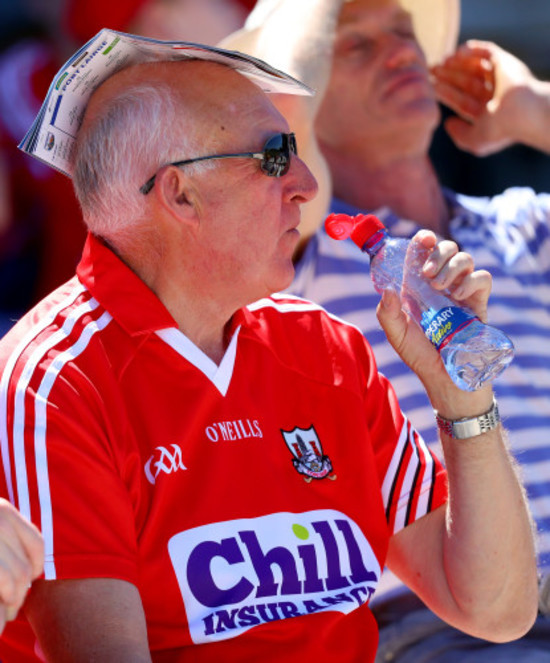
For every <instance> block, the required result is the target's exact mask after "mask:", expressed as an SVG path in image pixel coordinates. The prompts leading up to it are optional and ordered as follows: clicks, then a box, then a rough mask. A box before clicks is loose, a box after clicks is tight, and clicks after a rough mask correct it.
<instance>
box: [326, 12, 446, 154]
mask: <svg viewBox="0 0 550 663" xmlns="http://www.w3.org/2000/svg"><path fill="white" fill-rule="evenodd" d="M438 120H439V110H438V107H437V103H436V101H435V95H434V93H433V89H432V86H431V84H430V81H429V72H428V68H427V65H426V61H425V58H424V55H423V53H422V50H421V49H420V47H419V45H418V43H417V41H416V39H415V36H414V32H413V29H412V22H411V18H410V16H409V15H408V14H407V13H406V12H404V11H403V10H402V9H401V8H400V6H399V4H398V2H397V0H354V1H353V2H348V3H345V4H344V6H343V9H342V12H341V15H340V23H339V27H338V31H337V36H336V41H335V46H334V60H333V67H332V72H331V78H330V82H329V86H328V90H327V93H326V95H325V97H324V100H323V103H322V105H321V109H320V112H319V116H318V121H317V133H318V136H319V138H320V141H321V143H322V144H323V145H325V146H328V147H330V148H332V149H334V150H336V151H348V150H351V151H353V150H357V149H361V150H363V149H364V150H370V151H372V152H373V154H374V153H375V152H376V151H380V150H390V151H395V149H401V150H403V151H404V152H405V151H409V150H411V149H412V150H414V149H426V143H427V144H428V145H429V139H430V138H431V132H432V131H433V129H434V128H435V126H436V125H437V122H438Z"/></svg>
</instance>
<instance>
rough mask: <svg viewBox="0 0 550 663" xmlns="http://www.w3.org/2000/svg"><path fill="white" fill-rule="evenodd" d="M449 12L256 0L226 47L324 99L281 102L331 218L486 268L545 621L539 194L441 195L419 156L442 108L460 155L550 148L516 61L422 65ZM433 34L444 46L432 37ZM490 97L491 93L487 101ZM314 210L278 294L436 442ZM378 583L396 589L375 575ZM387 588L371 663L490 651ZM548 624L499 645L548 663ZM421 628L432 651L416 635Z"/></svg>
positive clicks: (411, 4)
mask: <svg viewBox="0 0 550 663" xmlns="http://www.w3.org/2000/svg"><path fill="white" fill-rule="evenodd" d="M457 9H458V6H457V3H456V2H454V0H436V1H435V2H431V1H430V0H406V2H405V1H403V2H397V0H351V1H348V2H342V1H341V0H304V1H303V2H301V3H300V7H299V8H297V7H296V3H293V2H292V1H291V0H260V2H259V3H258V7H257V9H256V11H255V12H254V14H253V15H252V16H251V17H250V20H249V22H248V24H247V26H246V29H245V30H243V31H241V32H239V33H237V34H235V35H233V36H232V37H231V38H230V39H229V40H228V41H226V42H225V43H226V45H232V46H234V47H236V48H238V49H240V50H245V51H247V52H250V53H252V54H255V55H257V56H259V57H264V58H265V59H267V60H268V61H269V62H270V63H271V64H273V65H275V66H281V67H284V68H285V70H287V71H289V72H291V73H293V74H294V75H295V76H298V77H300V78H301V79H302V80H304V81H306V82H307V83H309V84H310V85H312V86H314V87H316V88H317V89H318V90H319V91H320V92H321V94H320V97H321V98H318V99H317V100H314V101H313V102H312V101H306V102H305V103H304V101H301V100H298V99H297V98H295V97H293V98H290V97H287V98H285V99H281V101H280V102H278V103H279V105H280V107H281V108H282V109H283V110H284V112H285V115H286V116H287V117H288V118H289V120H290V121H291V122H292V123H293V126H296V127H297V129H296V131H297V135H298V137H299V138H302V140H301V144H304V142H305V141H309V142H310V143H311V142H312V141H313V139H314V134H313V131H312V127H313V126H314V119H315V129H316V136H317V139H318V141H319V144H320V146H321V149H322V153H323V154H324V156H325V157H326V159H327V161H328V164H329V167H330V174H331V178H332V186H333V190H334V194H335V198H334V199H333V200H332V208H333V211H340V212H347V213H349V214H355V213H357V211H375V213H377V214H378V216H380V217H381V218H382V219H383V220H384V222H385V223H386V225H387V226H388V227H389V228H390V232H391V233H392V234H394V235H397V236H403V237H410V236H412V235H413V234H414V233H415V232H417V231H418V229H419V228H430V229H432V230H434V231H435V232H437V233H438V234H439V235H440V236H444V237H450V238H452V239H453V240H454V241H456V242H457V243H458V244H459V245H460V246H461V247H463V249H464V250H467V251H468V252H470V253H471V254H472V255H473V256H475V260H476V264H477V265H478V266H480V265H482V266H483V267H484V268H485V269H487V270H489V271H490V272H491V273H492V276H493V279H494V286H493V291H494V296H493V297H492V299H491V304H490V306H489V318H490V321H491V323H492V324H494V325H495V326H497V327H500V328H502V329H503V330H505V331H506V332H507V333H508V334H509V335H510V336H511V337H512V339H513V341H514V344H515V347H516V358H515V360H514V363H513V365H512V367H511V368H510V369H509V370H508V371H506V372H505V373H504V374H503V375H502V376H500V377H499V378H498V380H497V381H496V383H495V390H496V392H497V394H498V395H499V397H500V398H501V400H502V401H503V402H504V403H506V409H507V413H508V414H507V426H508V427H509V430H510V437H511V444H512V449H513V451H514V453H515V455H516V457H517V459H518V460H519V461H520V462H521V463H522V466H523V475H524V477H525V482H526V485H527V490H528V493H529V497H530V498H531V508H532V511H533V513H534V515H535V518H536V522H537V527H538V535H539V570H540V573H541V576H543V577H546V580H542V581H541V612H543V613H544V612H546V613H550V602H549V601H548V595H549V594H548V591H549V588H550V483H549V481H548V478H549V473H548V458H549V452H548V448H549V447H548V445H549V439H550V350H549V347H550V346H549V345H548V342H547V339H548V336H549V334H550V318H549V316H548V303H549V301H550V289H549V285H550V280H549V261H548V255H549V244H548V242H549V239H548V237H549V229H550V197H549V196H548V194H540V195H535V193H534V192H533V191H532V190H529V189H526V188H523V189H519V188H515V189H510V190H508V191H506V192H504V193H503V194H502V195H499V196H496V197H494V198H493V199H481V198H479V199H474V198H467V197H465V196H461V195H457V194H455V193H453V192H451V191H448V190H445V189H443V188H442V187H441V186H440V184H439V182H438V178H437V175H436V172H435V170H434V168H433V166H432V163H431V162H430V159H429V156H428V148H429V147H430V143H431V140H432V136H433V132H434V129H435V127H436V126H437V124H438V122H439V117H440V113H439V109H438V106H437V100H438V99H441V100H443V101H444V102H445V103H446V104H448V105H449V106H451V107H452V108H454V109H455V110H456V111H457V112H458V115H457V116H455V117H452V118H450V119H449V120H447V122H446V129H447V130H448V132H449V134H450V135H451V137H452V138H453V139H454V140H455V141H456V142H457V144H458V145H459V146H461V147H463V148H465V149H468V150H470V151H472V152H475V153H478V154H488V153H490V152H492V151H495V150H497V149H500V148H502V147H506V146H507V145H510V144H512V143H514V142H520V143H525V144H527V145H530V146H534V147H538V148H539V149H541V150H546V151H547V152H550V142H549V136H550V134H549V132H548V124H549V121H550V112H549V109H550V103H549V101H550V84H548V83H547V82H542V81H538V80H536V79H535V78H534V76H533V75H532V74H531V72H530V71H529V70H528V68H527V67H526V66H525V65H524V64H523V63H521V62H520V61H518V60H517V59H516V58H514V57H513V56H512V55H510V54H508V53H505V52H504V51H502V49H500V48H498V47H497V46H495V45H493V44H487V43H479V42H477V43H475V42H474V43H469V44H468V45H466V46H462V47H461V48H460V49H458V51H457V53H456V54H455V55H453V56H452V57H450V58H449V59H448V60H445V61H444V63H443V64H439V65H438V66H436V67H435V68H432V69H431V70H430V69H428V65H427V62H426V55H428V56H429V62H430V64H432V65H434V64H436V63H437V62H439V61H440V60H441V58H443V57H444V56H446V55H447V54H448V50H447V49H448V48H449V44H450V43H452V36H453V34H454V35H455V36H456V31H457ZM407 10H408V11H407ZM409 12H410V13H409ZM302 14H303V15H302ZM305 15H307V16H308V18H307V20H305V18H304V17H305ZM294 18H295V19H296V20H294ZM283 25H289V26H291V27H290V28H289V30H288V32H287V33H286V35H287V38H286V42H285V45H286V48H285V49H283V48H281V42H280V39H279V35H280V33H281V26H283ZM445 27H446V28H447V34H448V35H450V39H445V38H442V36H441V33H442V28H445ZM415 32H418V34H419V36H420V38H421V39H422V44H423V46H424V47H425V50H426V53H423V51H422V49H421V47H420V44H419V42H418V41H417V39H416V36H415ZM443 32H444V30H443ZM426 36H428V37H429V39H428V43H427V42H426ZM431 37H435V41H434V39H432V38H431ZM495 83H496V87H494V84H495ZM325 88H326V93H325V94H324V95H323V94H322V93H323V91H324V90H325ZM488 93H489V94H488ZM487 96H491V97H492V98H491V100H490V102H489V103H486V102H487ZM294 118H296V121H297V123H296V124H295V123H294V122H293V119H294ZM298 123H299V124H298ZM302 150H303V151H302V153H303V154H305V155H306V156H307V157H308V158H312V159H314V160H315V159H316V158H317V160H318V154H319V150H318V149H316V146H315V145H309V146H308V145H307V144H304V146H303V148H302ZM310 155H311V156H310ZM306 161H307V159H306ZM312 166H313V167H314V168H315V170H316V172H317V173H319V174H320V175H322V174H323V173H324V172H325V171H324V169H323V165H322V164H320V165H316V164H315V163H314V162H312ZM320 189H321V190H320V194H321V195H320V196H319V197H318V198H319V199H321V198H322V197H323V196H324V198H325V200H327V199H329V198H330V191H331V189H330V183H329V182H328V181H327V179H326V178H325V181H324V182H323V181H320ZM306 211H307V210H306ZM313 212H314V213H313V214H310V215H308V217H307V218H306V219H304V221H305V223H304V226H303V233H302V237H303V245H302V246H301V247H300V251H299V254H298V257H299V260H298V261H297V265H296V267H297V276H296V279H295V282H294V284H293V285H292V287H291V289H290V291H291V292H293V293H294V294H298V295H300V296H303V297H306V298H308V299H312V300H314V301H316V302H318V303H320V304H322V305H323V306H325V307H326V308H328V309H329V310H330V311H331V312H332V313H335V314H337V315H339V316H341V317H343V318H345V319H346V320H349V321H350V322H353V323H355V324H356V325H357V326H358V327H360V329H361V330H362V331H363V333H364V334H365V336H366V338H367V339H368V340H369V341H370V343H371V345H372V347H373V350H374V353H375V356H376V359H377V362H378V365H379V367H380V370H381V371H382V372H383V373H384V374H385V375H387V376H388V377H390V378H391V379H392V382H393V383H394V384H395V388H396V391H397V393H398V396H399V398H400V401H401V403H402V404H403V405H404V407H405V409H406V410H407V412H408V413H409V414H410V416H411V419H412V421H413V422H414V424H415V425H416V426H417V427H418V428H419V429H420V432H421V433H422V434H423V437H424V438H425V439H426V441H427V442H428V443H430V444H434V445H436V444H437V443H438V436H437V430H436V427H435V425H434V421H433V416H432V408H431V405H430V403H429V401H428V400H427V399H426V397H425V392H424V388H423V386H422V384H421V383H420V382H419V381H418V379H417V378H416V376H415V375H414V374H413V373H412V372H411V371H410V370H408V369H407V367H406V366H405V365H404V364H403V362H401V361H399V360H398V359H397V358H396V356H395V353H394V352H393V350H392V348H391V347H390V346H389V344H388V343H387V342H386V339H385V335H384V334H383V333H382V331H381V330H380V328H379V324H378V321H377V319H376V316H375V315H374V305H375V302H377V301H378V295H377V294H376V293H375V291H374V289H373V286H372V283H371V281H370V278H369V277H368V269H369V265H368V257H367V256H366V255H358V253H357V251H356V248H355V246H354V245H353V243H352V242H351V241H350V242H340V243H335V242H334V241H332V240H331V239H330V238H328V236H327V235H326V233H325V232H324V229H323V228H322V227H321V228H319V226H320V225H321V222H322V220H323V218H324V214H323V209H322V206H321V209H320V210H319V209H316V210H313ZM308 240H310V241H308ZM384 583H387V584H388V585H393V586H395V585H396V580H395V579H392V578H391V576H390V575H386V576H385V579H384V581H383V584H384ZM545 587H546V589H545ZM394 589H395V593H394V594H393V595H390V594H389V593H388V594H385V593H384V592H381V591H379V592H378V594H377V597H376V600H378V601H382V602H384V605H383V606H382V607H381V608H380V609H381V610H382V609H383V612H380V613H379V614H380V617H381V619H386V616H388V617H387V619H388V621H389V622H390V623H391V624H395V618H396V617H397V616H401V617H402V618H403V620H404V621H403V623H402V624H399V625H398V626H394V627H390V628H389V629H388V631H387V636H386V634H385V633H384V635H383V639H384V640H385V645H387V649H386V650H385V651H384V652H382V653H381V660H384V659H383V657H384V656H386V655H387V657H388V658H391V659H392V660H394V659H396V658H397V657H398V656H399V654H401V653H402V654H403V655H407V654H406V652H409V655H410V656H411V658H412V660H415V661H417V660H422V658H421V657H422V656H423V653H422V651H421V650H423V651H426V652H429V653H427V654H426V655H428V656H430V657H433V656H434V655H435V654H434V652H435V651H438V652H441V654H440V656H441V659H438V660H443V661H445V663H448V662H449V661H450V660H452V659H451V658H450V657H452V656H453V655H456V656H457V657H458V659H457V660H460V661H461V663H462V661H464V660H466V659H465V658H464V657H465V656H466V655H467V654H466V653H465V652H466V651H468V652H473V653H472V656H473V657H476V656H478V653H477V652H478V651H479V649H484V648H485V647H486V646H487V645H486V643H480V642H477V643H474V642H473V641H472V640H471V639H460V638H459V636H458V634H456V633H455V632H451V631H450V630H448V632H447V638H446V639H445V636H444V634H443V630H444V628H445V626H444V625H443V624H441V623H440V622H439V620H436V619H433V618H431V617H430V615H429V613H428V612H427V611H426V610H423V609H422V608H423V607H422V606H421V605H420V604H419V603H418V602H417V601H414V600H412V597H411V596H410V595H408V596H407V595H405V592H404V588H403V586H401V587H394ZM413 612H415V614H414V615H411V617H410V618H407V615H409V614H411V613H413ZM406 624H409V625H410V630H408V629H407V628H406ZM419 624H422V626H419ZM549 629H550V624H549V621H548V618H544V617H542V616H541V619H540V620H539V622H538V625H537V629H536V630H535V631H533V633H532V634H531V636H532V637H531V639H530V640H529V641H525V642H521V643H518V644H517V645H514V646H512V645H510V649H512V647H514V652H515V654H511V656H515V657H517V656H521V655H522V653H524V652H525V651H526V650H529V651H531V650H533V649H534V650H536V651H537V652H539V654H538V655H540V656H541V657H543V659H545V658H546V657H547V655H548V640H549V638H550V630H549ZM430 632H433V633H434V641H433V643H431V642H430V640H429V639H428V637H427V636H428V635H429V634H430ZM537 640H538V644H537V642H536V641H537ZM461 647H464V650H462V649H460V651H458V650H459V648H461ZM455 651H457V652H458V653H456V654H454V653H453V652H455ZM499 651H500V652H501V655H504V654H503V653H502V650H499ZM495 655H496V654H495ZM430 660H433V659H432V658H430ZM476 660H477V659H476Z"/></svg>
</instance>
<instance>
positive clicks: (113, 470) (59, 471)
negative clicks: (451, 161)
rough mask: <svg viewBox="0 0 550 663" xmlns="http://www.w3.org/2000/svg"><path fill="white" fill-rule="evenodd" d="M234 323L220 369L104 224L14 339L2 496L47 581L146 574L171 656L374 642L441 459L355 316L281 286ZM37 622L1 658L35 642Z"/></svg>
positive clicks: (298, 654) (19, 630)
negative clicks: (395, 550)
mask: <svg viewBox="0 0 550 663" xmlns="http://www.w3.org/2000/svg"><path fill="white" fill-rule="evenodd" d="M230 331H231V334H230V338H231V340H230V343H229V345H228V348H227V351H226V353H225V356H224V358H223V360H222V362H221V363H220V365H219V366H217V365H215V364H214V363H213V362H212V361H211V360H210V359H209V358H208V357H207V356H206V355H204V354H203V353H202V352H201V351H200V350H199V349H198V348H197V347H196V346H194V345H193V343H191V341H190V340H189V339H187V338H186V337H185V336H184V335H183V334H182V333H181V332H180V331H179V330H178V329H177V327H176V325H175V322H174V320H173V319H172V318H171V316H170V314H169V313H168V311H167V310H166V309H165V308H164V306H163V305H162V304H161V302H160V301H159V300H158V299H157V298H156V296H155V295H154V294H153V293H152V292H151V291H150V290H149V289H148V288H147V287H146V286H145V285H144V283H143V282H142V281H140V280H139V279H138V278H137V277H136V276H135V275H134V274H133V273H132V272H131V271H130V270H129V269H128V268H127V267H126V266H125V265H124V264H123V263H121V262H120V261H119V259H118V258H117V257H116V256H115V255H114V254H113V253H112V252H111V251H110V250H109V249H108V248H107V247H106V246H104V245H103V244H102V243H101V242H100V241H98V240H97V239H95V238H93V237H89V238H88V241H87V244H86V248H85V251H84V256H83V259H82V261H81V263H80V265H79V268H78V278H76V277H75V278H74V279H73V280H72V281H70V282H68V284H66V285H65V286H63V287H62V288H60V289H58V290H57V291H56V292H54V293H53V294H52V295H51V296H50V297H48V298H47V299H46V300H44V301H43V302H42V303H41V304H39V305H38V307H37V308H36V309H35V310H33V311H31V312H30V313H29V314H28V315H27V316H26V317H25V318H24V319H23V320H22V321H21V322H20V323H19V324H18V325H16V327H15V328H14V329H13V330H12V331H11V332H10V333H9V334H8V336H7V337H5V339H3V341H2V342H1V343H0V358H1V365H2V369H3V373H2V379H1V383H0V399H1V400H0V403H1V405H0V408H1V412H0V413H1V417H2V419H1V421H0V426H1V429H0V430H1V439H2V445H1V451H2V461H3V466H4V473H5V483H6V487H5V490H6V494H7V495H8V497H9V498H10V499H11V500H12V501H13V502H14V503H15V504H16V506H17V507H18V508H19V509H20V510H21V511H22V513H23V514H24V515H26V516H27V517H29V518H31V519H32V520H33V522H35V523H36V524H37V525H38V526H39V527H40V529H41V531H42V533H43V536H44V539H45V546H46V564H45V578H46V579H47V580H55V579H64V578H86V577H111V578H118V579H122V580H126V581H128V582H131V583H134V584H135V585H136V586H137V587H138V588H139V591H140V595H141V598H142V601H143V605H144V609H145V614H146V618H147V627H148V636H149V644H150V648H151V652H152V656H153V660H155V661H165V660H166V661H180V660H182V661H183V660H187V659H189V660H193V661H199V662H201V661H220V660H224V661H233V660H234V661H240V662H243V661H257V660H262V661H271V660H280V657H281V656H285V659H286V660H287V661H298V660H300V661H303V660H304V658H306V659H307V660H316V661H325V660H326V661H328V660H334V659H335V658H337V660H339V661H355V660H359V659H361V660H371V659H373V658H374V652H375V649H376V642H377V632H376V625H375V623H374V619H373V617H372V615H371V614H370V611H369V609H368V601H369V599H370V597H371V596H372V594H373V592H374V591H375V588H376V585H377V582H378V579H379V577H380V572H381V568H382V567H383V564H384V558H385V554H386V548H387V543H388V538H389V536H391V534H392V533H393V532H396V531H398V530H399V529H400V528H402V527H404V526H406V525H407V524H408V523H410V522H412V521H414V520H415V519H417V518H419V517H421V516H422V515H424V514H426V513H427V512H428V511H430V510H431V509H433V508H435V507H437V506H439V505H440V504H441V503H442V502H443V501H444V499H445V481H444V472H443V470H442V467H441V465H440V464H439V462H438V461H437V460H436V459H435V458H434V456H432V454H431V453H430V452H429V451H428V449H427V447H426V445H425V444H424V442H423V440H422V438H421V437H420V436H419V435H418V434H417V433H416V432H415V431H414V429H413V428H412V427H411V425H410V423H409V422H408V421H407V419H406V418H405V417H404V416H403V414H402V413H401V411H400V409H399V405H398V403H397V400H396V398H395V395H394V393H393V390H392V388H391V386H390V385H389V383H388V382H387V381H386V379H385V378H384V377H383V376H381V375H380V374H379V373H378V372H377V370H376V366H375V362H374V360H373V357H372V353H371V351H370V348H369V346H368V344H367V343H366V342H365V341H364V339H363V337H362V335H361V333H360V332H359V331H358V330H357V329H356V328H354V327H353V326H350V325H348V324H346V323H344V322H342V321H340V320H338V319H335V318H333V317H331V316H329V315H328V314H327V313H326V312H325V311H324V310H323V309H321V308H319V307H318V306H316V305H314V304H312V303H310V302H307V301H305V300H300V299H297V298H293V297H289V296H274V297H272V298H269V299H265V300H261V301H258V302H256V303H254V304H253V305H251V306H249V307H247V308H245V309H243V310H241V311H238V312H237V313H236V314H235V316H234V319H233V321H232V328H231V330H230ZM26 628H27V627H26V626H25V624H24V623H23V621H22V620H19V622H18V623H16V624H15V625H13V626H10V627H8V629H7V630H6V632H5V635H4V637H3V639H2V642H1V643H0V656H1V657H2V658H5V660H8V661H12V660H20V661H26V660H29V661H30V660H36V658H34V654H33V653H32V652H33V649H34V646H35V643H34V637H33V636H32V635H31V633H30V632H29V631H28V630H25V629H26ZM17 648H18V650H19V653H18V654H14V652H15V651H16V649H17Z"/></svg>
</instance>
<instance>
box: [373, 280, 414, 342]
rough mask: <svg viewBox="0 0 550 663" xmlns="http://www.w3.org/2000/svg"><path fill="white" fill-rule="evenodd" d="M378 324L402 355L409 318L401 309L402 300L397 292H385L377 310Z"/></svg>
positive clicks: (389, 290)
mask: <svg viewBox="0 0 550 663" xmlns="http://www.w3.org/2000/svg"><path fill="white" fill-rule="evenodd" d="M376 315H377V317H378V322H379V323H380V326H381V327H382V330H383V331H384V333H385V334H386V337H387V339H388V341H389V343H390V345H391V346H392V347H393V348H394V350H395V351H396V352H397V353H398V354H399V355H400V354H401V348H402V346H403V342H404V339H405V335H406V323H407V316H406V314H405V313H404V311H403V310H402V308H401V300H400V298H399V295H398V294H397V293H396V292H395V290H391V289H388V290H384V291H383V292H382V298H381V300H380V303H379V304H378V307H377V309H376Z"/></svg>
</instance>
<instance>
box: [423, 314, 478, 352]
mask: <svg viewBox="0 0 550 663" xmlns="http://www.w3.org/2000/svg"><path fill="white" fill-rule="evenodd" d="M432 311H433V309H430V310H428V311H426V312H424V313H423V314H422V319H421V321H420V324H421V325H422V329H423V330H424V333H425V334H426V336H427V337H428V338H429V340H430V341H431V342H432V343H433V344H434V345H435V347H436V348H437V349H438V350H441V348H442V347H443V346H444V345H445V344H446V343H448V342H449V341H450V340H451V337H452V336H453V334H456V332H458V331H460V330H461V329H464V327H466V326H467V325H469V324H470V322H472V320H476V319H477V318H476V317H475V316H472V315H468V313H466V312H465V311H464V310H463V309H461V308H459V307H458V306H447V307H446V308H442V309H440V310H439V311H437V312H436V313H432Z"/></svg>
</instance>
